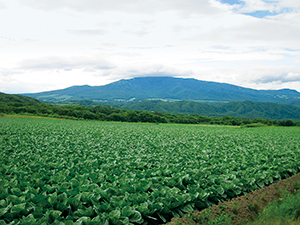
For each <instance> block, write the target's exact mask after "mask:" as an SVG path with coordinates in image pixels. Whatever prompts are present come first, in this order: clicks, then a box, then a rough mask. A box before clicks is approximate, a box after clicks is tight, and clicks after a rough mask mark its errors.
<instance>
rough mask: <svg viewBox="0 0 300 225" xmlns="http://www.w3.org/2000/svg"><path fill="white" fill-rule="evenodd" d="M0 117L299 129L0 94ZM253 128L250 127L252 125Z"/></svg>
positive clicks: (267, 122) (267, 121) (268, 121)
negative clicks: (41, 100)
mask: <svg viewBox="0 0 300 225" xmlns="http://www.w3.org/2000/svg"><path fill="white" fill-rule="evenodd" d="M0 113H1V114H23V115H34V116H45V117H52V118H65V119H73V120H98V121H120V122H147V123H157V124H159V123H179V124H180V123H181V124H215V125H233V126H248V127H251V126H300V121H294V120H290V119H287V120H272V119H262V118H242V117H233V116H222V117H219V116H203V115H199V114H183V113H180V114H176V113H167V112H157V111H146V110H126V109H120V108H115V107H112V106H100V105H97V106H91V107H87V106H80V105H52V104H47V103H44V102H40V101H38V100H36V99H34V98H31V97H26V96H22V95H8V94H3V93H1V94H0ZM253 124H254V125H253Z"/></svg>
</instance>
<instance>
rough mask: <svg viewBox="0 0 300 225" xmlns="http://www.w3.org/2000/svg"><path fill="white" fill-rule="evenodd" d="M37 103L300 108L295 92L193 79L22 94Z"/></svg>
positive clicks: (144, 79)
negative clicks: (157, 101) (254, 104)
mask: <svg viewBox="0 0 300 225" xmlns="http://www.w3.org/2000/svg"><path fill="white" fill-rule="evenodd" d="M25 95H27V96H30V97H35V98H37V99H39V100H48V101H49V100H51V101H62V100H64V97H65V99H67V100H82V99H87V100H98V101H116V100H117V101H120V100H122V101H129V100H132V99H136V100H137V101H138V100H148V99H163V100H169V101H173V100H191V101H202V102H205V101H209V102H211V101H216V102H231V101H245V100H250V101H259V102H266V101H268V102H278V103H286V104H298V105H300V93H299V92H297V91H295V90H290V89H282V90H254V89H250V88H244V87H240V86H236V85H232V84H226V83H217V82H208V81H201V80H196V79H194V78H174V77H171V76H160V77H152V76H148V77H135V78H131V79H122V80H119V81H116V82H113V83H110V84H107V85H103V86H89V85H83V86H72V87H69V88H66V89H62V90H57V91H49V92H42V93H35V94H25Z"/></svg>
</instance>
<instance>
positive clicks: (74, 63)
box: [18, 56, 116, 71]
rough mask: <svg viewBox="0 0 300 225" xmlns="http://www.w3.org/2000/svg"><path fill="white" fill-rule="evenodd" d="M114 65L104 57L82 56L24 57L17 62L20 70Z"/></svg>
mask: <svg viewBox="0 0 300 225" xmlns="http://www.w3.org/2000/svg"><path fill="white" fill-rule="evenodd" d="M115 67H116V66H115V65H114V64H113V63H111V62H108V61H107V60H104V59H97V58H84V57H70V58H62V57H56V56H51V57H44V58H40V59H24V60H22V61H21V62H20V63H19V67H18V69H20V70H65V71H71V70H73V69H85V70H88V71H95V70H107V69H112V68H115Z"/></svg>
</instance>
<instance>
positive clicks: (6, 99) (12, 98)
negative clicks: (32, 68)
mask: <svg viewBox="0 0 300 225" xmlns="http://www.w3.org/2000/svg"><path fill="white" fill-rule="evenodd" d="M0 103H8V104H38V103H40V101H39V100H37V99H35V98H31V97H27V96H23V95H11V94H5V93H2V92H0Z"/></svg>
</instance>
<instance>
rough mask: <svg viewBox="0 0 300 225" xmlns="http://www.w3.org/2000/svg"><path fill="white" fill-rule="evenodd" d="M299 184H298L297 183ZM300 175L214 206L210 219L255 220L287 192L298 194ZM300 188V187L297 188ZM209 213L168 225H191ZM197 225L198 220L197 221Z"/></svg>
mask: <svg viewBox="0 0 300 225" xmlns="http://www.w3.org/2000/svg"><path fill="white" fill-rule="evenodd" d="M297 182H298V183H297ZM299 182H300V173H299V174H296V175H294V176H292V177H289V178H287V179H284V180H280V181H278V182H276V183H273V184H271V185H269V186H267V187H264V188H261V189H258V190H255V191H253V192H251V193H248V194H246V195H243V196H239V197H236V198H233V199H231V200H230V201H227V202H219V204H218V205H213V206H212V207H211V208H210V210H209V215H210V218H212V219H214V220H215V219H216V218H217V217H220V216H221V215H222V214H223V215H224V213H226V214H230V215H232V218H231V223H232V224H237V225H240V224H245V223H246V222H247V221H252V220H253V219H255V218H256V217H257V215H258V213H259V212H261V211H262V210H263V209H264V208H265V207H266V206H267V205H268V204H269V203H271V204H272V203H273V202H274V200H277V201H279V200H281V198H282V197H283V194H284V192H285V191H288V192H289V193H291V194H294V193H295V192H296V187H295V184H296V183H297V184H298V185H299ZM297 188H299V187H297ZM205 212H208V210H207V209H204V210H202V211H196V212H194V213H192V215H189V216H184V217H182V218H173V219H172V220H171V222H169V223H167V225H175V224H176V225H178V224H190V223H191V219H190V218H194V221H195V218H200V216H201V214H204V213H205ZM195 222H196V223H197V219H196V221H195Z"/></svg>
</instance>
